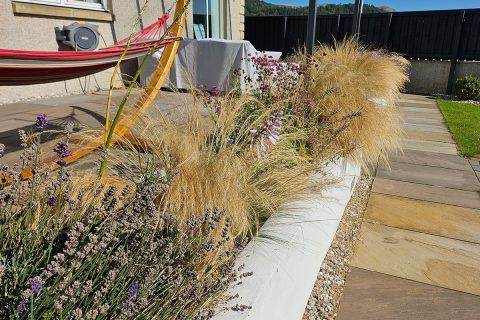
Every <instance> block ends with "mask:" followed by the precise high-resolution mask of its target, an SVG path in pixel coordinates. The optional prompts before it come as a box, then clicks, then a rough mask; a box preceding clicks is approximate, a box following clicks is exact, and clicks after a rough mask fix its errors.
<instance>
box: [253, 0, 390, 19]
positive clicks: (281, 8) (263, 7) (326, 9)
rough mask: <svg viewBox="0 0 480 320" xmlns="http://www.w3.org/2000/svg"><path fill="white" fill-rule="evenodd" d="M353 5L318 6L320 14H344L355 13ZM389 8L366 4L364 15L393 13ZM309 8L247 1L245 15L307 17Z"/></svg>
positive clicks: (259, 0)
mask: <svg viewBox="0 0 480 320" xmlns="http://www.w3.org/2000/svg"><path fill="white" fill-rule="evenodd" d="M353 11H354V5H353V4H322V5H319V6H318V9H317V12H318V14H342V13H353ZM391 11H394V10H393V9H392V8H390V7H387V6H382V7H376V6H373V5H369V4H366V5H364V7H363V12H364V13H377V12H391ZM307 14H308V7H307V6H305V7H303V6H289V5H276V4H271V3H268V2H265V1H262V0H245V15H247V16H284V15H307Z"/></svg>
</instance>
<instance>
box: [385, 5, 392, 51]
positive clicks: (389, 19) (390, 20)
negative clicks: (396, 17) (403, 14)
mask: <svg viewBox="0 0 480 320" xmlns="http://www.w3.org/2000/svg"><path fill="white" fill-rule="evenodd" d="M392 17H393V13H389V14H388V18H387V27H386V28H385V43H384V46H385V49H387V50H388V43H389V41H390V27H391V26H392Z"/></svg>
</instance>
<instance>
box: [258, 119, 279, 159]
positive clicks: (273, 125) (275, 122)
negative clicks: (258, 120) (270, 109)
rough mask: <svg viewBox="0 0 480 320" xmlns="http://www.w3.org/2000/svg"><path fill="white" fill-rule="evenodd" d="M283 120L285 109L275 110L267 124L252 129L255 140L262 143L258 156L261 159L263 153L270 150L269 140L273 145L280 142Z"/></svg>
mask: <svg viewBox="0 0 480 320" xmlns="http://www.w3.org/2000/svg"><path fill="white" fill-rule="evenodd" d="M282 121H283V111H279V112H275V113H274V114H273V116H272V118H271V119H269V120H267V121H266V122H265V125H264V126H263V127H262V128H261V129H258V130H250V132H251V133H252V134H253V136H254V141H255V140H258V141H259V143H260V150H259V152H258V158H259V159H261V158H262V157H263V154H264V153H266V152H267V150H268V147H269V145H268V143H267V141H268V142H270V143H271V144H272V145H274V144H276V143H277V142H278V137H279V136H280V132H281V128H282Z"/></svg>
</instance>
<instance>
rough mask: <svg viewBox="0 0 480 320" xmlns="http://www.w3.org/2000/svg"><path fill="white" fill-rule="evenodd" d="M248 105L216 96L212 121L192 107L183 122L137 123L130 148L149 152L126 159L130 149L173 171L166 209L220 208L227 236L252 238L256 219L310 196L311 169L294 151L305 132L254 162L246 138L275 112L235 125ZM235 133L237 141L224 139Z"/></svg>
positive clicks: (186, 212)
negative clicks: (227, 224)
mask: <svg viewBox="0 0 480 320" xmlns="http://www.w3.org/2000/svg"><path fill="white" fill-rule="evenodd" d="M251 101H252V98H251V97H240V98H238V97H237V98H228V97H225V98H220V99H218V100H217V101H216V105H217V106H218V107H219V108H218V109H216V110H217V111H212V112H214V113H215V115H213V116H212V114H210V115H209V114H207V113H206V112H204V111H205V110H203V109H202V106H198V107H197V104H195V105H194V106H193V108H190V110H189V111H188V116H187V117H186V119H185V120H184V121H181V122H180V123H181V124H178V121H177V123H175V122H174V121H172V120H170V119H168V118H167V117H166V116H164V114H162V113H159V114H158V115H156V116H150V117H148V118H144V119H143V120H142V122H141V125H139V126H138V127H137V129H136V132H135V135H136V136H137V137H138V139H139V140H138V141H137V143H135V144H136V145H137V148H138V145H142V148H144V149H145V150H148V153H146V152H145V153H143V154H142V153H140V154H139V153H138V152H136V151H132V152H131V156H130V157H132V156H133V153H135V152H136V153H137V154H136V155H135V156H134V157H135V158H138V157H149V158H150V160H149V161H152V162H155V163H156V164H155V165H154V167H158V168H163V169H165V170H166V171H167V174H173V178H172V180H171V182H170V188H169V189H168V191H167V192H166V193H165V195H164V196H163V198H162V199H159V203H160V206H161V207H162V209H163V211H170V212H174V213H177V214H179V215H180V216H181V218H182V219H184V220H186V219H188V218H189V217H190V216H192V215H194V214H203V213H204V212H205V210H206V209H209V208H219V209H225V210H226V212H227V215H228V216H229V218H230V220H231V222H232V228H231V230H232V232H233V233H234V234H235V235H241V234H243V235H247V234H255V233H256V231H257V228H258V227H259V225H260V222H261V221H263V220H264V219H265V218H266V217H268V216H270V215H272V214H275V213H277V212H279V211H280V210H281V208H282V207H283V206H284V205H285V204H286V203H288V202H291V201H295V200H299V199H301V198H304V197H308V195H309V193H310V191H311V190H312V184H311V182H310V179H309V174H310V173H312V172H313V171H314V170H315V166H314V165H313V164H312V162H311V161H309V159H307V158H305V157H304V156H303V155H302V154H300V153H299V152H298V151H297V150H296V148H295V145H294V142H295V141H297V140H298V137H297V136H295V135H299V134H302V133H289V134H283V135H281V137H280V139H279V141H278V143H277V144H276V145H274V146H272V147H271V148H270V149H269V151H268V152H267V153H266V154H265V156H264V157H262V158H261V159H259V158H258V154H257V151H256V148H253V147H252V148H250V147H249V146H248V135H249V132H250V129H251V128H252V127H256V126H258V125H260V123H261V120H262V119H266V118H268V116H270V115H271V113H272V111H271V110H268V109H267V108H266V109H265V111H263V112H264V114H260V115H257V116H258V118H256V120H255V121H251V122H245V123H250V124H249V125H246V124H245V125H242V124H241V125H240V126H239V125H238V122H237V120H238V112H239V110H241V109H242V108H243V107H245V105H246V104H248V103H249V102H251ZM218 110H220V111H218ZM200 111H202V112H200ZM139 128H141V130H139ZM234 133H235V134H234ZM232 136H235V140H234V141H232V140H231V139H229V137H232ZM121 154H124V155H125V154H126V153H125V152H122V153H121ZM138 162H140V163H142V162H143V163H146V162H147V160H141V161H137V163H138ZM132 164H133V162H132Z"/></svg>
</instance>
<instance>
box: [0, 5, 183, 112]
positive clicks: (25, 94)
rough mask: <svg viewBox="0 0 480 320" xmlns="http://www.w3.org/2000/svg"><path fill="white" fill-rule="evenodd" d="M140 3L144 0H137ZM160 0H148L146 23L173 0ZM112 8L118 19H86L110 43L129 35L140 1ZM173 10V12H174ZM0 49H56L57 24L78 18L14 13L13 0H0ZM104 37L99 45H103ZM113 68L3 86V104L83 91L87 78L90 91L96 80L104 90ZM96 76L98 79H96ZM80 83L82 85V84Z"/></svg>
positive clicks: (1, 99)
mask: <svg viewBox="0 0 480 320" xmlns="http://www.w3.org/2000/svg"><path fill="white" fill-rule="evenodd" d="M138 2H139V3H140V5H142V4H143V2H144V0H138ZM165 2H166V3H165V4H163V3H162V1H161V0H149V7H148V9H147V10H146V12H145V14H144V16H143V23H144V25H145V26H146V25H148V24H150V23H152V22H154V21H155V20H156V19H157V18H158V17H160V16H161V15H162V14H163V12H164V7H165V10H168V8H170V5H171V2H170V1H169V0H166V1H165ZM109 8H111V10H112V12H113V14H114V15H115V21H114V22H113V23H110V22H100V21H88V20H83V21H86V22H89V23H92V24H95V25H97V26H98V29H99V32H100V33H101V35H102V36H103V38H104V39H105V42H106V43H107V45H110V44H112V43H114V42H115V41H114V38H116V40H120V39H122V38H124V37H127V36H128V34H129V32H130V30H131V27H132V25H133V23H134V21H135V19H136V17H137V16H138V10H137V0H110V3H109ZM172 13H173V12H172ZM0 21H1V23H0V48H7V49H19V50H47V51H57V50H58V45H57V43H56V40H55V32H54V28H55V27H60V28H62V26H63V25H68V24H71V23H73V22H75V21H78V20H76V19H63V18H58V17H45V16H33V15H14V13H13V9H12V1H11V0H0ZM191 21H192V15H191V14H189V15H188V17H187V25H186V26H187V28H186V32H185V36H186V37H188V36H190V35H191V34H192V22H191ZM103 46H104V43H103V41H102V40H101V41H100V45H99V47H100V48H101V47H103ZM129 67H130V68H128V67H127V68H124V69H125V70H122V71H124V72H125V71H126V72H133V69H134V67H135V63H133V66H132V64H130V65H129ZM111 74H112V71H111V70H107V71H104V72H100V73H97V74H95V76H94V77H93V76H90V77H87V78H86V79H85V78H81V79H74V80H68V81H64V82H57V83H50V84H41V85H30V86H11V87H0V104H4V103H8V102H13V101H18V100H25V99H32V98H35V97H40V96H58V95H66V94H71V93H78V92H81V91H82V86H84V83H85V80H87V87H86V89H87V90H88V91H93V90H95V89H96V88H97V82H98V84H99V85H100V87H101V88H102V89H106V88H108V84H109V82H110V77H111ZM95 79H96V81H95ZM80 83H81V84H80Z"/></svg>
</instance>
